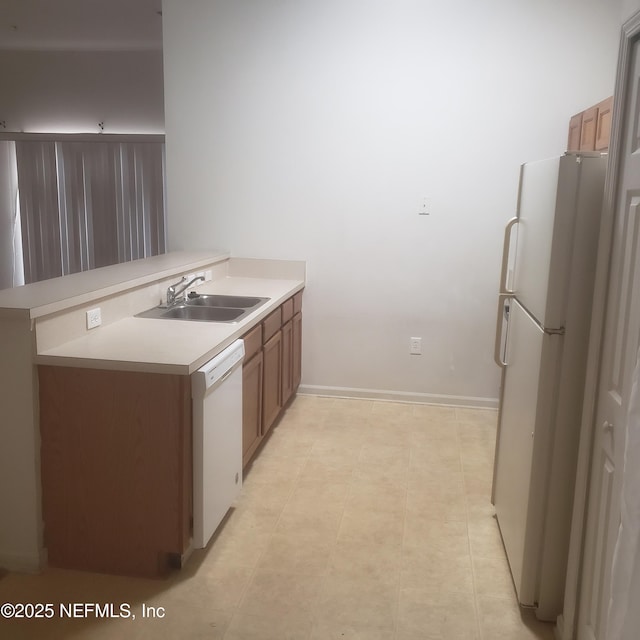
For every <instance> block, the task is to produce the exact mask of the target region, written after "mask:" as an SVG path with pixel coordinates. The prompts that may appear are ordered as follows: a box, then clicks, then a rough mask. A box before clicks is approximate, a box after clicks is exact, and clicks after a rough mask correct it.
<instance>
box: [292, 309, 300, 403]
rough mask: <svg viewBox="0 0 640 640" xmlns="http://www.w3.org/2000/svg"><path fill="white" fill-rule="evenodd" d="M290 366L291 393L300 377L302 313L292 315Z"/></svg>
mask: <svg viewBox="0 0 640 640" xmlns="http://www.w3.org/2000/svg"><path fill="white" fill-rule="evenodd" d="M291 366H292V369H293V371H292V376H291V377H292V379H293V380H292V386H293V389H292V393H293V392H295V390H296V389H297V388H298V386H299V385H300V379H301V378H302V314H301V313H296V315H295V316H293V353H292V354H291Z"/></svg>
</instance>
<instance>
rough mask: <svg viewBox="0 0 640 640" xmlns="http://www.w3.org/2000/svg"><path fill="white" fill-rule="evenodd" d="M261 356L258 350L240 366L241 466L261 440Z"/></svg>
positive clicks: (247, 460)
mask: <svg viewBox="0 0 640 640" xmlns="http://www.w3.org/2000/svg"><path fill="white" fill-rule="evenodd" d="M262 379H263V356H262V351H259V352H258V353H257V354H256V355H255V356H254V357H253V358H251V360H249V362H246V363H245V364H244V366H243V367H242V466H243V467H244V466H246V464H247V463H248V462H249V460H250V459H251V456H252V455H253V454H254V452H255V450H256V449H257V448H258V445H259V444H260V440H262Z"/></svg>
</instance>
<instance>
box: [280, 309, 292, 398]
mask: <svg viewBox="0 0 640 640" xmlns="http://www.w3.org/2000/svg"><path fill="white" fill-rule="evenodd" d="M292 394H293V321H292V320H289V322H287V323H286V324H285V325H284V326H283V327H282V406H283V407H284V406H285V405H286V404H287V402H288V401H289V398H291V395H292Z"/></svg>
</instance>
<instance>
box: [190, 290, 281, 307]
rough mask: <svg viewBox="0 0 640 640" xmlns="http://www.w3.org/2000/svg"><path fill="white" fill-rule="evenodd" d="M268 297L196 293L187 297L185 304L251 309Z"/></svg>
mask: <svg viewBox="0 0 640 640" xmlns="http://www.w3.org/2000/svg"><path fill="white" fill-rule="evenodd" d="M267 300H269V298H255V297H251V296H224V295H219V294H210V293H203V294H200V295H198V294H196V295H195V296H193V297H187V299H186V300H185V304H186V305H188V306H196V307H233V308H237V309H253V308H255V307H259V306H260V305H261V304H264V303H265V302H266V301H267Z"/></svg>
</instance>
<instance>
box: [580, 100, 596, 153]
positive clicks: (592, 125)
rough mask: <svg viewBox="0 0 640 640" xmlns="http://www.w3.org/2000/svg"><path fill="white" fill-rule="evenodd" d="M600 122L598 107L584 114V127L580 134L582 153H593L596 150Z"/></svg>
mask: <svg viewBox="0 0 640 640" xmlns="http://www.w3.org/2000/svg"><path fill="white" fill-rule="evenodd" d="M597 122H598V107H597V106H595V107H591V109H587V110H586V111H584V112H583V113H582V127H581V132H580V151H593V150H594V149H595V148H596V128H597Z"/></svg>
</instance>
